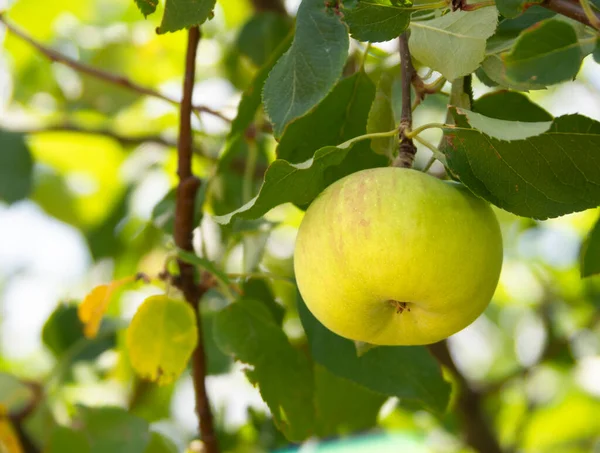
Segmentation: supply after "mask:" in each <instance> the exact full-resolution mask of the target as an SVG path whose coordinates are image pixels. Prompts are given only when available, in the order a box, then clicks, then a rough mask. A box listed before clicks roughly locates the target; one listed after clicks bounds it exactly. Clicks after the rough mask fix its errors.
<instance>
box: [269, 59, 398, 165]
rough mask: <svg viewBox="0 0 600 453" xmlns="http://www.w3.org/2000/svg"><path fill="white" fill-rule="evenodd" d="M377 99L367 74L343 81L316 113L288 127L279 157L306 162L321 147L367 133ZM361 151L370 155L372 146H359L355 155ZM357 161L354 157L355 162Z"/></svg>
mask: <svg viewBox="0 0 600 453" xmlns="http://www.w3.org/2000/svg"><path fill="white" fill-rule="evenodd" d="M374 98H375V85H374V84H373V82H371V79H369V77H368V76H367V75H366V74H365V73H364V71H359V72H357V73H356V74H353V75H352V76H350V77H348V78H345V79H342V80H341V81H340V82H339V83H338V84H337V85H336V86H335V88H334V89H333V90H332V91H331V93H329V95H327V97H326V98H325V99H323V101H322V102H321V103H320V104H319V105H318V106H317V107H316V108H315V109H314V110H313V111H312V112H310V113H309V114H308V115H305V116H303V117H302V118H299V119H298V120H297V121H294V122H293V123H292V124H290V125H289V126H288V127H287V128H286V130H285V133H284V134H283V136H282V137H281V140H280V141H279V146H278V147H277V157H278V158H279V159H283V160H286V161H288V162H291V163H294V164H296V163H299V162H305V161H306V160H308V159H310V158H311V157H313V156H314V154H315V151H316V150H318V149H319V148H322V147H324V146H330V145H331V146H335V145H339V144H340V143H343V142H345V141H346V140H349V139H351V138H354V137H357V136H359V135H363V134H365V133H366V131H367V116H368V112H369V108H370V106H371V104H372V103H373V99H374ZM390 129H393V126H392V128H390ZM390 129H387V130H390ZM357 150H358V151H359V152H361V154H362V153H368V151H369V143H368V142H367V141H365V142H362V143H357V144H356V145H355V147H354V151H353V154H356V151H357ZM371 154H372V153H371ZM373 157H375V158H377V156H373ZM356 159H357V156H356V155H354V156H353V160H356ZM378 160H381V159H380V158H379V159H378ZM381 165H385V163H382V164H381ZM365 168H366V167H365Z"/></svg>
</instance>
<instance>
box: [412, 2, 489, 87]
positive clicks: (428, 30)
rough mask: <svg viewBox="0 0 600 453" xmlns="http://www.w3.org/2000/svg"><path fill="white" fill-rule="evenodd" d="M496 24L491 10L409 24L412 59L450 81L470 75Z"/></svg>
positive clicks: (481, 9)
mask: <svg viewBox="0 0 600 453" xmlns="http://www.w3.org/2000/svg"><path fill="white" fill-rule="evenodd" d="M497 22H498V12H497V11H496V8H494V7H486V8H480V9H477V10H475V11H469V12H466V11H455V12H452V13H449V14H446V15H445V16H441V17H438V18H435V19H432V20H428V21H423V22H415V21H413V22H412V23H411V24H410V29H411V34H410V40H409V45H410V50H411V53H412V56H413V57H414V58H416V59H417V60H419V61H420V62H421V63H423V64H424V65H425V66H428V67H430V68H432V69H434V70H436V71H438V72H440V73H441V74H442V75H443V76H444V77H446V79H448V80H450V81H452V80H454V79H457V78H458V77H462V76H464V75H467V74H470V73H472V72H473V71H475V70H476V69H477V67H478V66H479V64H480V63H481V62H482V61H483V59H484V58H485V43H486V39H487V38H489V37H490V36H492V35H493V34H494V31H495V30H496V24H497Z"/></svg>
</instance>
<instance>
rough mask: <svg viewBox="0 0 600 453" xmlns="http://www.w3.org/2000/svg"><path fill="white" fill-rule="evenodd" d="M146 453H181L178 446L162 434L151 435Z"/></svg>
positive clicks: (153, 433)
mask: <svg viewBox="0 0 600 453" xmlns="http://www.w3.org/2000/svg"><path fill="white" fill-rule="evenodd" d="M144 453H179V452H178V450H177V446H176V445H175V444H174V443H173V442H172V441H171V440H170V439H168V438H167V437H165V436H163V435H162V434H160V433H157V432H152V433H150V443H149V444H148V447H147V448H146V450H144Z"/></svg>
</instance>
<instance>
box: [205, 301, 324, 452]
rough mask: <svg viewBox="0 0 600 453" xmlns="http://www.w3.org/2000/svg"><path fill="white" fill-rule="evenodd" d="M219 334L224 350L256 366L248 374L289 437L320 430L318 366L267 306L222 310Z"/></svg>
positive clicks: (258, 304) (247, 304)
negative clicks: (314, 367)
mask: <svg viewBox="0 0 600 453" xmlns="http://www.w3.org/2000/svg"><path fill="white" fill-rule="evenodd" d="M214 335H215V339H216V341H217V344H218V345H219V346H220V347H221V349H222V350H223V351H224V352H227V353H229V354H231V355H233V356H235V357H236V358H237V359H238V360H240V361H241V362H244V363H247V364H249V365H251V366H252V367H253V368H252V370H249V371H248V372H247V374H248V378H249V379H250V381H251V382H254V383H255V384H256V385H258V387H259V389H260V393H261V395H262V397H263V400H264V401H265V402H266V403H267V405H268V406H269V408H270V410H271V413H272V414H273V418H274V420H275V423H276V425H277V427H278V428H279V429H280V430H281V431H282V432H283V433H284V434H285V435H286V437H287V438H288V439H290V440H292V441H300V440H304V439H306V438H308V437H309V436H310V435H311V434H312V433H313V430H314V428H315V426H314V425H315V420H314V406H313V398H314V381H313V375H312V370H311V367H310V364H309V362H308V360H307V359H306V357H305V356H304V354H303V353H301V352H300V351H298V350H297V349H295V348H293V347H292V345H291V344H290V342H289V340H288V338H287V336H286V335H285V333H284V332H283V330H281V327H279V326H278V325H277V324H276V323H275V320H274V319H273V317H272V316H271V313H270V312H269V310H268V309H267V308H266V306H265V305H263V304H262V303H261V302H258V301H250V300H244V301H243V302H238V303H234V304H231V305H229V306H228V307H226V308H224V309H223V310H221V312H220V313H219V314H218V316H217V319H216V323H215V332H214Z"/></svg>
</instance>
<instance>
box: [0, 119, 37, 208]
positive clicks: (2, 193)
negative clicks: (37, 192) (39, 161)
mask: <svg viewBox="0 0 600 453" xmlns="http://www.w3.org/2000/svg"><path fill="white" fill-rule="evenodd" d="M0 150H1V151H2V152H0V200H3V201H5V202H7V203H9V204H10V203H14V202H15V201H19V200H22V199H23V198H25V197H27V196H28V195H29V193H30V192H31V185H32V181H31V178H32V176H31V175H32V170H33V158H32V157H31V153H30V151H29V148H28V147H27V145H26V144H25V138H24V136H23V135H22V134H18V133H15V132H8V131H3V130H2V129H0Z"/></svg>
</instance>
